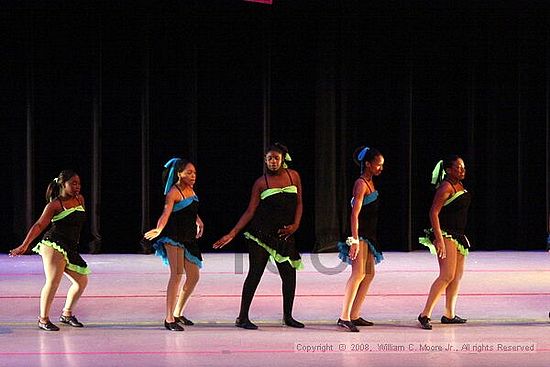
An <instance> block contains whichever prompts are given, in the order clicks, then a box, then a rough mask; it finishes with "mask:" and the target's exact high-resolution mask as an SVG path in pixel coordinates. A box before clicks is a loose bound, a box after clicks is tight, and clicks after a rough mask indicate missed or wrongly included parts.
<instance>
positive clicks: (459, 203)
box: [418, 155, 471, 330]
mask: <svg viewBox="0 0 550 367" xmlns="http://www.w3.org/2000/svg"><path fill="white" fill-rule="evenodd" d="M465 175H466V167H465V165H464V161H463V160H462V158H460V157H459V156H456V155H453V156H450V157H448V158H447V159H445V160H442V161H440V162H439V163H438V164H437V165H436V167H435V169H434V171H433V175H432V184H434V185H437V191H436V193H435V196H434V199H433V203H432V207H431V209H430V222H431V224H432V228H431V229H429V230H426V235H427V236H426V237H421V238H419V241H420V243H422V244H423V245H425V246H427V247H428V248H429V249H430V251H431V253H432V254H434V255H437V257H438V261H439V276H438V277H437V279H436V280H435V281H434V283H433V284H432V286H431V288H430V294H429V295H428V299H427V300H426V305H425V306H424V309H423V310H422V312H421V313H420V315H418V321H419V322H420V326H421V327H422V328H423V329H426V330H431V329H432V324H431V322H430V321H431V314H432V311H433V309H434V307H435V304H436V303H437V301H438V300H439V297H440V296H441V294H442V293H443V291H445V313H444V315H443V316H442V317H441V323H442V324H463V323H465V322H466V319H463V318H461V317H459V316H457V315H456V314H455V308H456V302H457V299H458V291H459V288H460V281H461V279H462V274H463V273H464V261H465V258H466V256H467V255H468V249H469V248H470V242H469V241H468V238H466V236H465V235H464V229H465V227H466V221H467V216H468V208H469V206H470V201H471V197H470V193H469V192H468V191H466V190H465V189H464V186H463V185H462V180H463V179H464V177H465Z"/></svg>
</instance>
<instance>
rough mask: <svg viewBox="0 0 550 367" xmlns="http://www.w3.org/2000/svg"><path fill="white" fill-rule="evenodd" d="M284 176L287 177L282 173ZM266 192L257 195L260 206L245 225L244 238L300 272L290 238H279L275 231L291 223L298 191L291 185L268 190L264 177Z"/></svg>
mask: <svg viewBox="0 0 550 367" xmlns="http://www.w3.org/2000/svg"><path fill="white" fill-rule="evenodd" d="M286 172H287V174H288V176H289V177H290V174H289V173H288V171H286ZM264 179H265V183H266V186H267V189H266V190H264V191H263V192H262V193H261V195H260V199H261V200H260V204H259V205H258V208H256V212H255V213H254V217H253V218H252V220H251V221H250V224H249V225H248V228H247V231H246V232H245V233H244V236H245V237H246V238H247V239H249V240H251V241H253V242H254V243H255V244H257V245H259V246H261V247H263V248H264V249H265V250H266V251H267V252H268V253H269V254H270V255H271V258H272V259H274V260H275V261H277V262H279V263H282V262H284V261H288V262H289V263H290V265H292V267H293V268H295V269H298V270H301V269H303V267H304V265H303V263H302V260H301V257H300V254H299V253H298V250H297V249H296V244H295V240H294V235H290V236H288V237H286V238H282V237H280V235H279V233H278V231H279V229H281V228H283V227H284V226H285V225H291V224H293V223H294V217H295V215H296V206H297V194H298V188H297V187H296V186H295V185H294V184H293V182H292V177H290V181H291V185H289V186H286V187H281V188H270V187H269V184H268V182H267V177H266V176H264Z"/></svg>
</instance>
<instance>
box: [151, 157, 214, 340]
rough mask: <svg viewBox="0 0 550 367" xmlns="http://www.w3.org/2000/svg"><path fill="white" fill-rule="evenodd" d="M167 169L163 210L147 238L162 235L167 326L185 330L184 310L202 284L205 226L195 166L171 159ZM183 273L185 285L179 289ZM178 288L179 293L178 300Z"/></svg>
mask: <svg viewBox="0 0 550 367" xmlns="http://www.w3.org/2000/svg"><path fill="white" fill-rule="evenodd" d="M164 167H165V169H164V171H163V176H162V177H163V181H164V184H165V186H164V195H166V199H165V204H164V210H163V212H162V215H161V216H160V218H159V220H158V222H157V227H156V228H155V229H152V230H150V231H148V232H147V233H145V235H144V237H145V238H146V239H147V240H152V239H153V238H156V237H158V236H159V235H160V234H161V233H162V234H163V236H162V237H161V238H159V239H158V240H157V241H156V242H155V244H154V248H155V250H156V255H157V256H160V257H161V258H162V260H163V262H164V264H165V265H169V266H170V279H169V281H168V285H167V287H166V318H165V320H164V327H165V328H166V329H168V330H172V331H183V325H193V322H192V321H191V320H189V319H187V318H186V317H185V316H183V310H184V308H185V306H186V304H187V301H188V300H189V297H190V296H191V293H192V292H193V290H194V289H195V286H196V285H197V283H198V281H199V269H200V268H201V267H202V256H201V252H200V248H199V245H198V242H197V239H198V238H200V237H201V236H202V232H203V227H204V225H203V222H202V220H201V219H200V217H199V215H198V208H199V198H198V197H197V195H196V194H195V191H194V190H193V186H194V185H195V180H196V177H197V172H196V170H195V166H194V165H193V163H191V162H188V161H186V160H183V159H180V158H172V159H170V160H169V161H168V162H167V163H166V164H165V165H164ZM184 271H185V283H184V284H183V286H182V288H181V289H179V285H180V283H181V278H182V274H183V273H184ZM178 289H179V291H180V292H179V296H178V298H177V300H176V296H177V295H178Z"/></svg>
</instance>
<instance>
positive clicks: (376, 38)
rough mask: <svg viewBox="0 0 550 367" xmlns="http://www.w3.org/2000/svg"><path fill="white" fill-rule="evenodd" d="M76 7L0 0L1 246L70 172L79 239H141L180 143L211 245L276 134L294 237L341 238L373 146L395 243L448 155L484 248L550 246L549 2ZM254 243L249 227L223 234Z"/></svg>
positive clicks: (97, 244)
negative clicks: (360, 163) (284, 148)
mask: <svg viewBox="0 0 550 367" xmlns="http://www.w3.org/2000/svg"><path fill="white" fill-rule="evenodd" d="M67 3H72V2H33V1H27V2H20V1H12V2H9V1H5V2H3V4H2V7H1V8H0V24H1V25H0V27H2V28H1V29H0V30H1V31H2V35H3V36H2V41H1V42H2V43H1V45H2V51H3V52H2V57H1V60H0V65H1V70H2V74H1V77H2V80H1V86H2V87H1V89H0V98H1V101H0V102H1V103H0V108H1V110H0V113H1V116H0V117H1V122H2V123H1V124H2V127H1V128H2V131H1V133H2V137H3V139H2V140H3V142H2V143H1V144H0V152H1V153H2V160H1V161H2V163H1V164H2V167H1V169H2V173H3V174H4V177H3V178H2V180H0V182H1V187H0V192H1V195H2V196H1V202H2V212H1V219H2V231H0V237H1V241H0V244H1V246H2V250H3V251H7V250H8V249H9V248H12V247H15V246H16V245H18V244H19V243H20V242H21V241H22V239H23V237H24V235H25V233H26V231H27V230H28V228H29V227H30V225H31V224H32V223H33V222H34V221H35V220H36V219H37V218H38V216H39V215H40V213H41V211H42V208H43V206H44V192H45V189H46V185H47V183H48V182H49V180H51V179H52V178H53V177H55V176H56V175H57V174H58V172H59V171H60V170H61V169H64V168H74V169H76V170H77V171H78V172H79V173H80V175H81V177H82V182H83V193H84V195H85V197H86V199H87V208H88V214H89V221H88V225H87V226H86V230H85V231H84V234H83V238H82V244H83V247H84V248H83V251H86V250H88V251H90V252H130V253H132V252H138V251H140V250H141V247H140V237H141V234H142V233H143V232H144V231H146V230H147V229H150V228H152V227H153V226H154V225H155V223H156V220H157V218H158V216H159V215H160V213H161V211H162V207H163V196H162V187H161V172H162V165H163V163H164V162H165V161H166V160H168V159H169V158H171V157H173V156H183V157H189V158H191V159H192V160H193V161H194V162H195V163H196V165H197V169H198V181H197V185H196V191H197V193H198V195H199V197H200V199H201V209H200V214H201V216H202V218H203V220H204V222H205V226H206V227H205V228H206V231H205V234H204V238H203V240H201V246H202V248H203V250H204V251H209V249H210V248H211V243H212V242H214V241H215V240H216V239H217V238H219V237H220V236H222V235H223V234H225V233H226V232H227V231H228V230H229V229H230V228H232V226H233V225H234V224H235V222H236V221H237V220H238V218H239V216H240V215H241V213H242V212H243V211H244V210H245V208H246V206H247V203H248V199H249V195H250V188H251V185H252V183H253V182H254V180H255V179H256V177H258V176H259V175H260V174H262V169H263V166H262V155H263V149H264V147H265V145H266V144H268V143H269V142H272V141H281V142H283V143H285V144H286V145H288V146H289V148H290V153H291V155H292V158H293V161H292V167H293V168H295V169H297V170H298V171H299V172H300V173H301V175H302V181H303V186H304V187H303V191H304V218H303V221H302V226H301V229H300V231H299V232H298V233H297V237H298V243H299V246H300V250H301V251H304V252H309V251H329V250H333V249H334V245H335V242H336V241H337V240H341V239H343V238H345V236H346V235H347V233H346V232H347V227H348V220H349V219H348V215H349V199H350V195H351V187H352V184H353V181H354V179H355V178H356V177H357V176H358V174H359V172H358V169H357V167H355V166H354V165H353V163H352V160H351V156H352V153H353V151H354V150H355V148H356V147H357V146H359V145H362V144H367V145H370V146H374V147H377V148H378V149H379V150H381V152H382V153H383V154H384V156H385V160H386V165H385V170H384V173H383V174H382V176H380V177H379V178H378V180H377V184H378V188H379V191H380V192H381V199H382V208H381V213H380V218H381V219H380V226H379V237H380V241H381V243H383V244H384V249H385V250H399V251H410V250H414V249H418V248H419V245H418V244H417V238H418V236H419V235H421V234H422V229H423V228H424V227H427V226H428V225H429V223H428V216H427V212H428V209H429V206H430V203H431V198H432V195H433V191H432V188H431V187H430V185H429V179H430V174H431V169H432V167H433V166H434V164H435V163H436V162H437V161H438V160H439V159H440V158H441V157H443V156H444V155H447V154H449V153H458V154H461V155H462V156H463V157H464V158H465V161H466V164H467V168H468V172H467V179H466V180H465V185H466V186H467V188H468V189H470V191H471V192H472V193H473V198H474V200H473V205H472V207H471V211H470V221H469V227H468V234H469V235H470V237H471V239H472V242H473V244H474V249H480V250H498V249H515V250H532V249H544V247H545V244H546V236H547V231H548V201H549V186H550V182H549V136H548V129H549V128H548V126H549V122H548V121H549V105H550V88H549V87H550V73H549V71H550V66H549V65H550V26H549V22H548V19H550V11H549V7H548V6H547V5H545V4H544V2H509V3H508V2H504V1H503V2H494V3H495V4H497V3H498V5H481V3H482V2H456V1H441V2H435V3H437V5H428V4H429V3H432V2H426V3H425V4H424V5H422V4H423V2H398V1H390V2H371V1H300V2H297V1H277V0H275V1H274V4H273V5H272V6H270V5H266V4H258V3H250V2H244V1H226V2H214V1H208V0H202V1H159V2H149V1H147V2H145V1H143V2H140V1H131V2H130V1H122V2H119V1H117V2H86V1H84V2H78V7H77V6H76V5H68V4H67ZM516 3H517V4H516ZM153 4H154V5H153ZM382 4H383V5H382ZM411 4H415V5H411ZM243 250H245V246H244V243H243V240H242V239H238V240H235V243H234V244H233V245H232V246H228V248H227V251H243Z"/></svg>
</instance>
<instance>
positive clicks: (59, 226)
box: [32, 199, 90, 275]
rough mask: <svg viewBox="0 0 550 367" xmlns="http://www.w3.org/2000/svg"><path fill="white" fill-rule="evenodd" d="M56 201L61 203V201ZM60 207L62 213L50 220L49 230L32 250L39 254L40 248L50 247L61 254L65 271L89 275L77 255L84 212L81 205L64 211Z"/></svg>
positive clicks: (80, 257)
mask: <svg viewBox="0 0 550 367" xmlns="http://www.w3.org/2000/svg"><path fill="white" fill-rule="evenodd" d="M58 200H59V202H60V203H61V200H60V199H58ZM61 207H62V208H63V211H61V212H60V213H58V214H56V215H55V216H54V217H53V218H52V221H51V222H52V225H51V227H50V229H49V230H48V231H47V232H46V233H44V236H43V237H42V241H40V242H39V243H38V244H37V245H36V246H35V247H34V248H33V249H32V250H33V251H34V252H36V253H40V248H41V246H49V247H52V248H53V249H55V250H56V251H59V252H61V253H62V254H63V257H64V258H65V261H66V262H67V265H66V267H67V269H69V270H73V271H75V272H77V273H79V274H83V275H87V274H89V273H90V269H89V268H88V264H86V261H84V259H83V258H82V256H80V254H79V253H78V242H79V240H80V230H81V229H82V224H83V223H84V222H85V221H86V211H85V210H84V206H82V205H78V206H75V207H72V208H69V209H66V208H65V207H64V206H63V203H61Z"/></svg>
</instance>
